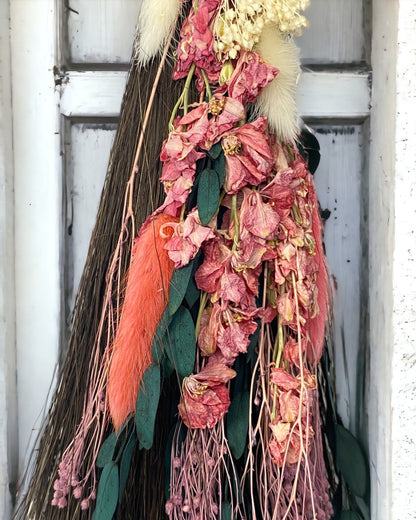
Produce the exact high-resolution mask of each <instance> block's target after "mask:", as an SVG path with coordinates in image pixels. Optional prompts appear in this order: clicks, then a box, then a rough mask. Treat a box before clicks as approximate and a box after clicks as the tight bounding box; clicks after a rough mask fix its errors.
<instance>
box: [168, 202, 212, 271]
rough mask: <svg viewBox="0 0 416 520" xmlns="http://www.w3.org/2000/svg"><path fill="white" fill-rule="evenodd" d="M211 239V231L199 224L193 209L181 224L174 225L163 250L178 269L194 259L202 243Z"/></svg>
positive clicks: (196, 212) (197, 216)
mask: <svg viewBox="0 0 416 520" xmlns="http://www.w3.org/2000/svg"><path fill="white" fill-rule="evenodd" d="M213 237H214V231H213V229H212V228H211V227H208V226H203V225H202V224H201V221H200V220H199V215H198V208H197V207H195V208H194V209H193V210H192V211H190V212H189V213H188V215H187V216H186V218H185V220H184V221H183V222H178V223H177V224H176V225H175V231H174V233H173V235H172V238H171V239H170V240H169V241H168V242H167V243H166V245H165V249H167V250H168V255H169V258H170V259H171V260H173V262H175V268H176V269H178V268H179V267H183V266H185V265H187V264H188V263H189V262H190V260H192V258H194V257H195V255H196V254H197V252H198V251H199V249H200V247H201V245H202V244H203V242H205V241H206V240H209V239H210V238H213Z"/></svg>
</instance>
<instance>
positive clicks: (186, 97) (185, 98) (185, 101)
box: [169, 63, 195, 132]
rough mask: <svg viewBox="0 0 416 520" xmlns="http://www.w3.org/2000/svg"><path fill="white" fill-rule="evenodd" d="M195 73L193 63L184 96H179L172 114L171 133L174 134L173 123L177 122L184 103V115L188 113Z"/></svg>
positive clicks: (170, 121)
mask: <svg viewBox="0 0 416 520" xmlns="http://www.w3.org/2000/svg"><path fill="white" fill-rule="evenodd" d="M194 72H195V63H192V65H191V68H190V69H189V72H188V76H187V77H186V81H185V85H184V87H183V91H182V94H181V95H180V96H179V99H178V101H177V102H176V104H175V106H174V107H173V110H172V114H171V116H170V119H169V132H173V130H174V126H173V122H174V121H175V117H176V114H177V113H178V110H179V107H180V106H181V104H182V103H183V113H184V115H185V114H187V113H188V100H189V87H190V85H191V81H192V76H193V75H194Z"/></svg>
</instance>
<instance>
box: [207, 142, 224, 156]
mask: <svg viewBox="0 0 416 520" xmlns="http://www.w3.org/2000/svg"><path fill="white" fill-rule="evenodd" d="M221 152H222V145H221V141H220V142H218V143H216V144H214V146H211V150H209V152H208V155H209V156H210V157H211V159H218V157H219V155H220V153H221Z"/></svg>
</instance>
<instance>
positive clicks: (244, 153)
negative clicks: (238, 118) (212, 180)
mask: <svg viewBox="0 0 416 520" xmlns="http://www.w3.org/2000/svg"><path fill="white" fill-rule="evenodd" d="M266 128H267V120H266V118H265V117H262V116H261V117H259V118H258V119H256V121H254V122H253V123H246V124H244V125H243V126H240V127H238V128H234V129H233V130H231V131H230V132H228V133H226V134H225V135H224V137H223V139H222V148H223V150H224V153H225V158H226V171H225V183H224V186H225V190H226V191H227V192H228V193H231V194H233V193H237V192H238V191H239V190H240V189H241V188H242V187H243V186H246V185H247V184H251V185H253V186H257V185H259V184H260V183H261V182H263V181H264V180H265V179H266V177H267V176H268V175H269V174H270V172H271V170H272V165H273V157H272V154H271V150H270V147H269V144H268V138H267V135H266V134H265V131H266Z"/></svg>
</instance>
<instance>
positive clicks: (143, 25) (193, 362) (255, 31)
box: [52, 0, 333, 520]
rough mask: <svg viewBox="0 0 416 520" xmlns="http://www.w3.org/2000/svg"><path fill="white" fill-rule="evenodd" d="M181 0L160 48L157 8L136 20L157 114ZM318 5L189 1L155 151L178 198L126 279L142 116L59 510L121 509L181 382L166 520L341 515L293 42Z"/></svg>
mask: <svg viewBox="0 0 416 520" xmlns="http://www.w3.org/2000/svg"><path fill="white" fill-rule="evenodd" d="M183 3H184V4H185V2H183ZM168 4H169V6H167V7H166V13H167V15H166V16H170V17H171V20H170V21H169V20H167V21H166V20H165V21H164V22H163V23H161V25H162V26H163V28H162V32H161V34H155V36H154V38H153V39H152V41H151V43H149V45H151V47H149V48H147V47H146V45H148V43H147V42H148V39H146V38H147V36H146V35H147V34H148V32H149V31H151V30H152V27H153V26H152V27H149V23H150V22H149V20H153V21H152V23H153V24H154V23H155V20H157V19H158V15H159V14H160V13H158V12H157V10H158V9H159V10H160V6H158V2H150V0H148V1H145V2H144V5H143V8H142V15H141V18H140V21H139V30H140V34H139V39H138V45H137V50H136V54H137V59H138V60H139V62H140V63H141V64H142V66H143V67H144V68H145V67H146V66H147V63H148V62H149V61H151V60H152V59H153V58H154V54H157V53H159V51H160V49H161V52H162V55H161V58H160V66H159V69H158V71H157V73H156V75H155V79H154V88H153V91H152V93H151V95H150V97H149V105H148V109H149V110H150V108H151V106H152V103H153V102H154V96H155V93H156V92H157V88H158V81H159V77H160V73H161V71H162V69H163V67H164V65H165V63H166V60H167V59H169V57H168V50H169V47H170V44H171V40H172V36H173V33H174V28H175V26H176V22H177V18H178V15H179V11H180V10H181V2H178V1H176V0H175V1H172V0H169V2H168ZM305 7H306V2H304V1H301V0H290V1H289V0H288V1H283V0H268V1H263V2H258V3H252V4H250V3H249V2H246V1H242V0H241V1H240V2H237V1H235V2H232V1H227V0H198V1H195V2H194V3H193V4H192V5H191V6H190V7H189V12H188V16H187V17H186V18H185V19H184V21H183V23H182V25H181V30H180V34H179V43H178V46H177V52H176V57H175V58H176V59H175V65H174V69H173V80H174V81H179V80H182V82H181V85H182V92H181V93H180V95H179V97H178V99H177V102H176V105H175V106H174V109H173V112H172V114H171V117H170V121H169V125H168V126H169V128H167V129H166V131H167V132H168V133H167V138H166V140H165V141H164V142H163V145H162V149H161V152H160V161H161V162H162V165H163V166H162V173H161V179H160V180H161V182H162V185H163V187H164V192H165V200H164V202H163V203H162V204H161V205H160V206H159V207H158V208H157V209H156V210H155V211H153V212H152V214H151V215H150V216H149V217H148V218H147V220H146V221H145V223H144V224H143V226H142V227H141V229H140V230H139V232H138V233H137V237H136V238H135V239H134V243H132V245H131V259H130V262H129V268H128V275H127V277H126V278H124V277H123V276H122V274H121V273H122V261H123V258H124V255H125V251H126V249H127V251H128V249H129V247H130V246H129V241H130V237H134V236H135V235H136V232H135V218H134V217H135V201H134V193H135V192H134V185H135V182H137V176H138V174H139V166H138V165H139V158H140V155H141V154H144V153H145V150H144V146H145V145H144V144H143V143H144V137H143V136H144V134H145V132H146V131H147V128H146V126H147V124H148V116H149V111H146V112H145V113H144V114H143V120H142V127H141V133H140V135H139V144H138V146H137V149H136V157H135V160H134V165H133V168H132V170H131V175H130V178H129V179H128V181H127V183H126V190H125V194H124V206H123V212H122V214H123V218H122V226H121V229H120V234H119V238H118V241H117V243H116V247H115V249H114V251H113V254H112V256H111V260H110V263H109V265H108V269H107V275H106V280H107V283H106V289H105V292H104V294H103V295H102V312H101V318H100V322H99V327H98V332H97V337H96V339H95V346H96V347H95V349H93V352H92V357H91V362H90V368H89V377H88V391H87V395H86V398H85V404H84V410H83V415H82V418H81V421H80V422H79V425H78V428H77V430H76V431H75V435H74V437H73V440H72V442H71V443H70V444H69V446H68V447H67V448H66V450H65V451H64V453H63V454H62V457H61V462H60V464H59V470H58V475H57V476H56V479H55V477H54V479H55V480H54V483H53V489H54V495H53V498H52V505H53V506H57V507H58V508H60V509H64V508H65V507H66V506H67V501H68V498H69V497H73V498H75V499H77V500H79V509H80V510H83V511H87V510H89V511H91V510H93V509H94V515H93V518H95V519H96V520H111V518H113V515H114V514H115V512H116V510H117V508H118V507H120V505H119V504H121V503H122V501H123V497H124V491H125V486H126V483H127V478H128V474H129V471H130V466H131V464H132V459H133V453H134V449H135V446H136V445H137V444H138V445H139V447H140V448H143V449H145V450H148V449H150V448H151V447H152V445H153V442H154V436H155V434H156V433H157V432H155V419H156V414H157V410H158V406H159V405H160V398H161V392H162V389H163V387H164V385H165V383H166V382H170V385H171V388H174V390H173V391H172V394H171V396H170V397H171V400H172V402H173V405H172V407H171V409H170V410H168V411H167V413H166V416H165V417H164V418H163V420H164V421H165V424H167V425H168V427H169V428H171V433H170V435H169V437H168V441H167V443H166V447H165V450H166V479H165V480H166V482H165V484H166V502H165V512H166V515H167V516H168V517H169V518H171V519H175V520H176V519H192V520H197V519H200V520H205V519H217V518H222V519H231V518H235V519H256V518H258V519H259V518H262V519H285V518H288V519H300V518H303V519H322V520H324V519H329V518H330V517H331V516H332V514H333V507H332V504H331V498H332V497H331V496H330V495H331V491H330V485H329V482H328V478H327V466H326V463H325V459H324V451H323V440H322V433H321V419H320V411H319V408H320V395H319V388H318V387H319V378H318V369H319V363H320V359H321V356H322V352H323V346H324V335H325V324H326V320H327V313H328V306H329V295H328V276H327V268H326V263H325V257H324V251H323V246H322V224H321V220H320V216H319V208H318V201H317V197H316V193H315V188H314V184H313V179H312V175H311V173H310V171H309V169H308V154H307V153H305V150H304V148H303V147H302V146H301V145H300V144H299V141H298V137H299V130H298V127H297V114H296V110H295V109H293V106H294V88H293V86H294V84H295V82H296V76H297V73H298V65H296V64H297V63H298V61H297V60H298V58H297V51H296V49H295V47H294V44H293V41H292V40H291V36H290V35H291V34H296V33H297V32H298V31H299V29H300V28H301V26H302V25H305V23H306V20H305V18H304V17H303V16H302V15H301V14H300V11H301V10H302V9H304V8H305ZM152 10H154V11H152ZM270 30H272V32H274V34H273V36H272V39H271V42H268V41H267V33H268V32H270ZM155 41H156V42H157V41H159V45H157V46H156V48H154V47H155ZM276 41H277V44H278V46H279V48H278V49H276V54H277V55H278V56H281V60H282V62H281V63H279V62H276V63H275V62H273V63H269V62H268V61H267V59H266V56H263V54H262V50H263V49H267V48H268V46H270V45H272V46H273V45H275V42H276ZM141 42H142V45H141ZM266 54H267V52H266ZM293 63H295V66H293ZM281 78H282V79H281ZM194 82H196V87H197V92H198V95H197V98H195V99H194V97H193V96H192V95H191V90H192V85H193V83H194ZM279 82H280V83H279ZM276 85H279V87H278V90H276ZM279 89H280V91H281V92H283V93H282V98H280V97H279V98H276V99H274V98H273V96H275V95H276V92H277V93H279V92H280V91H279ZM152 96H153V97H152ZM267 96H268V98H269V99H271V100H272V102H269V101H267ZM259 99H263V102H261V103H260V104H259V103H258V100H259ZM265 99H266V101H264V100H265ZM159 102H160V101H159ZM288 105H289V106H288ZM271 121H273V123H271ZM310 167H311V169H314V168H315V165H313V166H310ZM103 342H104V343H105V345H106V348H105V349H104V352H102V350H100V348H99V347H100V345H102V343H103ZM172 382H173V383H175V382H176V387H175V386H173V387H172ZM110 423H112V424H113V426H114V429H115V431H114V432H113V433H111V434H110V435H109V436H108V428H109V424H110ZM86 460H88V461H89V462H88V464H86V462H85V461H86Z"/></svg>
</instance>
